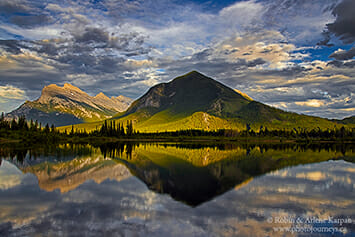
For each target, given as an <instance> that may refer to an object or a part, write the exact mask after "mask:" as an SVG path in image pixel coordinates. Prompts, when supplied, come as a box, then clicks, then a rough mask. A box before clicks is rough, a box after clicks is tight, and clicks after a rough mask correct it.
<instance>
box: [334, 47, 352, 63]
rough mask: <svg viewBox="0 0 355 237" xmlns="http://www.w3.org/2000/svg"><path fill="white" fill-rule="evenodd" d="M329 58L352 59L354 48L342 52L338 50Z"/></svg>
mask: <svg viewBox="0 0 355 237" xmlns="http://www.w3.org/2000/svg"><path fill="white" fill-rule="evenodd" d="M329 57H330V58H335V59H337V60H348V59H352V58H353V57H355V47H352V48H351V49H349V50H348V51H346V50H343V49H338V50H337V51H335V52H334V53H332V54H331V55H330V56H329Z"/></svg>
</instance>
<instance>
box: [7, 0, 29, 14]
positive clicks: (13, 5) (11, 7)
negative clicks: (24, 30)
mask: <svg viewBox="0 0 355 237" xmlns="http://www.w3.org/2000/svg"><path fill="white" fill-rule="evenodd" d="M31 10H32V9H31V7H29V6H28V2H27V1H26V0H2V1H1V2H0V12H1V13H5V14H11V13H24V12H29V11H31Z"/></svg>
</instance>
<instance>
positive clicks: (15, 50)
mask: <svg viewBox="0 0 355 237" xmlns="http://www.w3.org/2000/svg"><path fill="white" fill-rule="evenodd" d="M0 48H3V49H4V50H5V51H7V52H9V53H12V54H19V53H21V48H23V46H22V45H21V44H20V41H18V40H0Z"/></svg>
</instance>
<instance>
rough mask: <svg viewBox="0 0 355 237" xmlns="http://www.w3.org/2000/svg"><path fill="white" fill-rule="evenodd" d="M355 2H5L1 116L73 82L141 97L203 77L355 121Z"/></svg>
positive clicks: (0, 25)
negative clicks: (191, 75) (179, 80)
mask: <svg viewBox="0 0 355 237" xmlns="http://www.w3.org/2000/svg"><path fill="white" fill-rule="evenodd" d="M354 4H355V3H354V1H352V0H314V1H298V0H286V1H284V0H276V1H274V0H258V1H255V0H246V1H231V0H224V1H201V0H184V1H173V0H161V1H138V0H132V1H111V0H99V1H84V0H78V1H64V2H58V1H52V0H50V1H42V0H34V1H29V0H16V1H10V0H3V1H1V3H0V112H1V111H3V112H10V111H12V110H14V109H16V108H18V107H19V106H20V105H21V104H23V103H24V102H25V101H26V100H29V101H33V100H36V99H37V98H39V97H40V95H41V90H42V88H43V87H45V86H48V85H50V84H56V85H59V86H63V85H64V84H65V83H69V84H71V85H73V86H76V87H78V88H80V89H82V90H83V91H85V92H87V93H88V95H89V96H92V97H93V96H95V95H97V94H99V93H100V92H103V93H104V94H105V95H107V96H108V97H109V98H111V97H112V96H114V97H116V96H118V95H123V96H126V97H129V98H133V99H136V98H139V97H140V96H142V95H143V94H144V93H145V92H147V91H148V89H149V88H150V87H151V86H153V85H156V84H158V83H162V82H168V81H170V80H171V79H172V78H175V77H177V76H180V75H184V74H186V73H187V72H190V71H193V70H197V71H199V72H201V73H203V74H205V75H207V76H209V77H211V78H214V79H216V80H217V81H219V82H221V83H223V84H225V85H227V86H229V87H231V88H232V89H237V90H238V91H241V92H243V93H245V94H247V95H249V96H250V97H251V98H253V99H254V100H255V101H259V102H262V103H265V104H267V105H272V106H275V107H278V108H281V109H283V110H287V111H293V112H297V113H303V114H307V115H315V116H320V117H326V118H336V119H343V118H345V117H350V116H353V115H354V112H355V109H354V107H355V106H354V105H355V102H354V91H355V88H354V85H355V83H354V80H355V79H354V78H355V77H354V76H355V70H354V67H355V61H354V60H355V59H354V55H355V48H354V39H355V33H354V32H355V30H354V25H355V17H354V14H353V9H354V8H355V6H354Z"/></svg>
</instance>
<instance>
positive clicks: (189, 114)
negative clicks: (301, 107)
mask: <svg viewBox="0 0 355 237" xmlns="http://www.w3.org/2000/svg"><path fill="white" fill-rule="evenodd" d="M114 118H115V119H118V120H125V119H126V120H129V119H131V120H133V121H134V122H135V128H136V129H139V130H141V131H153V132H154V131H169V130H170V131H171V130H178V129H190V128H191V129H207V130H214V129H219V128H239V129H245V126H246V123H249V124H251V126H252V128H254V129H259V128H260V126H262V125H263V126H268V127H269V128H293V127H295V128H297V127H302V128H304V127H307V128H317V127H321V128H328V127H334V124H335V123H333V122H331V121H329V120H327V119H323V118H318V117H312V116H306V115H300V114H296V113H290V112H285V111H283V110H280V109H276V108H274V107H270V106H268V105H265V104H262V103H260V102H257V101H254V100H252V99H251V98H250V97H249V96H248V95H246V94H244V93H242V92H239V91H237V90H233V89H231V88H229V87H227V86H225V85H223V84H222V83H220V82H218V81H216V80H214V79H212V78H209V77H206V76H204V75H202V74H201V73H199V72H196V71H192V72H190V73H188V74H186V75H184V76H181V77H177V78H175V79H174V80H172V81H171V82H169V83H161V84H158V85H156V86H153V87H152V88H150V90H149V91H148V92H147V93H146V94H144V95H143V96H142V97H140V98H139V99H138V100H136V101H135V102H133V103H132V105H131V106H130V107H129V108H128V109H127V111H126V112H125V113H120V114H117V115H116V116H115V117H114Z"/></svg>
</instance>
